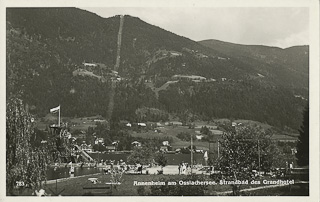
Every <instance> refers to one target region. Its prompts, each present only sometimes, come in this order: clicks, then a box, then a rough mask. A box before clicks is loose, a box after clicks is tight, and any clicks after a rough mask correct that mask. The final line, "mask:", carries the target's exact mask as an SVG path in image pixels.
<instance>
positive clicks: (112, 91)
mask: <svg viewBox="0 0 320 202" xmlns="http://www.w3.org/2000/svg"><path fill="white" fill-rule="evenodd" d="M123 23H124V16H123V15H120V25H119V32H118V42H117V55H116V64H115V65H114V71H118V69H119V66H120V51H121V40H122V29H123ZM115 88H116V81H111V91H110V99H109V104H108V109H107V120H108V121H109V123H110V120H111V116H112V112H113V107H114V94H115ZM108 125H110V124H108Z"/></svg>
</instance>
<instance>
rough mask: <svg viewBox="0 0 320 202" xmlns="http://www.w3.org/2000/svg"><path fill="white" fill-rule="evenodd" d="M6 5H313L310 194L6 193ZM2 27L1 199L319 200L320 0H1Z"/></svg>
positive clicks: (147, 200) (0, 15) (311, 31)
mask: <svg viewBox="0 0 320 202" xmlns="http://www.w3.org/2000/svg"><path fill="white" fill-rule="evenodd" d="M6 7H309V9H310V88H309V90H310V97H309V99H310V135H311V136H310V196H309V197H295V196H291V197H282V196H281V197H265V196H262V197H213V198H212V197H200V198H199V197H130V198H129V197H110V198H109V197H107V198H106V197H94V198H92V197H62V198H56V197H48V198H36V197H6V196H5V172H6V171H5V148H6V145H5V143H6V140H5V106H6V105H5V90H6V88H5V85H6V83H5V75H6V71H5V67H6V65H5V52H6V47H5V41H6V37H5V36H6V31H5V17H6V16H5V13H6V10H5V8H6ZM0 9H1V10H0V17H1V18H0V19H1V21H0V27H1V32H0V33H1V35H0V36H1V40H0V46H1V56H0V57H1V60H0V61H1V68H0V75H1V79H0V82H1V83H0V87H1V91H0V92H1V93H0V98H1V105H0V106H1V107H0V114H1V116H0V124H1V125H0V126H1V127H0V134H1V141H0V144H1V148H2V149H1V157H0V159H1V164H0V166H1V167H0V168H1V169H0V171H2V172H1V182H0V200H5V201H16V200H19V201H21V200H23V201H38V200H41V201H43V200H50V201H61V200H68V201H70V202H71V201H77V202H78V201H79V199H80V200H81V201H82V200H92V199H94V200H104V201H105V200H116V201H118V200H120V201H122V200H131V201H139V202H144V201H145V202H150V200H159V201H161V200H168V201H175V200H183V201H184V202H188V201H194V200H201V201H212V200H215V201H226V200H228V201H229V200H237V201H239V202H240V201H248V200H250V201H251V200H252V201H256V200H259V201H261V202H262V201H274V200H281V202H286V201H288V202H289V201H290V202H291V201H302V200H303V201H319V190H320V189H319V152H320V150H319V1H317V0H282V1H279V0H225V1H222V0H220V1H219V0H184V1H182V0H180V1H179V0H162V1H156V0H131V1H125V0H118V1H116V0H114V1H110V0H105V1H99V0H90V1H88V0H56V1H49V0H46V1H45V0H27V1H26V0H2V1H0Z"/></svg>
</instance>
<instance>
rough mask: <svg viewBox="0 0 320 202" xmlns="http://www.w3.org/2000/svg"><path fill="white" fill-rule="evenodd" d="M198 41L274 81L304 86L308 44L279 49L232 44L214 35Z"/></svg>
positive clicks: (306, 79) (293, 85)
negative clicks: (213, 37) (210, 38)
mask: <svg viewBox="0 0 320 202" xmlns="http://www.w3.org/2000/svg"><path fill="white" fill-rule="evenodd" d="M199 43H200V44H202V45H204V46H207V47H209V48H211V49H213V50H215V51H219V52H221V53H224V54H226V55H229V56H230V57H233V58H235V59H237V60H239V61H241V62H244V63H246V64H247V65H249V66H251V67H252V68H254V69H255V70H256V71H257V72H260V74H262V75H265V76H266V77H270V78H271V79H272V80H273V81H274V82H277V83H278V84H281V85H284V86H291V87H299V88H300V87H301V88H305V89H308V86H309V46H295V47H290V48H286V49H281V48H277V47H268V46H258V45H240V44H233V43H228V42H222V41H218V40H214V39H212V40H204V41H200V42H199ZM297 81H298V82H297Z"/></svg>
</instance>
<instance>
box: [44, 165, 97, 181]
mask: <svg viewBox="0 0 320 202" xmlns="http://www.w3.org/2000/svg"><path fill="white" fill-rule="evenodd" d="M69 170H70V168H66V167H55V168H53V167H51V168H49V169H48V170H47V180H55V179H60V178H67V177H71V175H70V173H69ZM102 172H103V170H102V168H80V167H75V168H74V174H73V175H72V177H76V176H82V175H89V174H95V173H102Z"/></svg>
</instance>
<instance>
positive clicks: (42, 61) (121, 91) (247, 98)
mask: <svg viewBox="0 0 320 202" xmlns="http://www.w3.org/2000/svg"><path fill="white" fill-rule="evenodd" d="M119 22H120V20H119V16H114V17H111V18H102V17H100V16H98V15H96V14H93V13H90V12H87V11H84V10H80V9H76V8H23V9H22V8H8V9H7V21H6V30H7V39H6V40H7V41H6V42H7V47H6V62H7V66H6V82H7V97H9V95H10V94H20V97H21V98H22V99H23V100H24V102H25V103H27V104H28V105H29V106H30V107H29V108H30V111H31V112H32V113H33V114H35V115H37V116H38V117H43V116H45V115H46V114H47V113H48V112H49V109H50V108H52V107H55V106H57V105H58V104H60V105H61V107H62V108H63V115H64V116H69V117H75V116H78V117H82V116H92V115H97V114H100V115H102V116H104V117H105V116H106V113H107V110H108V106H109V100H110V92H111V83H112V81H111V79H110V78H109V77H105V75H106V74H107V72H108V71H110V70H112V69H113V67H114V65H115V61H116V52H117V34H118V30H119ZM308 57H309V50H308V46H301V47H292V48H288V49H280V48H275V47H264V46H244V45H237V44H230V43H226V42H219V41H214V40H213V41H212V40H210V41H202V42H199V43H198V42H195V41H192V40H190V39H188V38H185V37H182V36H178V35H176V34H174V33H171V32H168V31H166V30H164V29H162V28H159V27H157V26H153V25H150V24H148V23H146V22H143V21H142V20H140V19H139V18H136V17H132V16H125V17H124V25H123V33H122V45H121V62H120V67H119V76H120V77H121V81H119V82H117V83H116V84H115V97H114V103H115V105H114V110H113V114H112V119H113V120H115V121H120V120H128V121H160V120H167V119H168V117H169V114H173V115H177V116H178V117H179V118H180V119H181V120H183V121H186V120H187V121H188V119H189V118H190V117H197V118H199V119H202V120H210V119H213V118H231V119H252V120H257V121H260V122H265V123H268V124H271V125H273V126H277V127H281V128H285V127H291V128H293V129H298V128H299V126H300V124H301V121H302V115H301V114H302V110H303V108H304V107H305V106H306V104H307V100H308V97H309V95H308V77H309V76H308V75H309V70H308V69H309V64H308ZM83 62H89V63H95V64H97V63H99V64H103V66H104V68H101V69H99V71H97V70H94V69H93V70H90V71H92V73H94V74H95V75H97V76H96V77H92V76H91V77H90V76H81V75H74V74H73V72H74V71H75V70H77V69H81V68H83V65H82V63H83ZM174 75H198V76H202V77H205V78H206V79H207V80H206V81H205V82H194V81H190V80H189V81H188V80H184V81H179V82H176V83H173V84H170V85H168V86H167V87H166V88H161V86H162V85H163V84H165V83H166V82H168V81H172V80H173V76H174ZM97 77H101V78H104V79H103V81H102V80H101V79H98V78H97ZM208 81H210V82H208Z"/></svg>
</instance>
